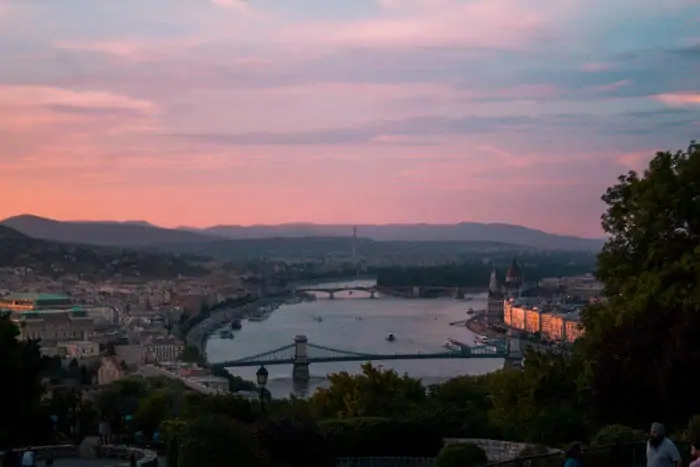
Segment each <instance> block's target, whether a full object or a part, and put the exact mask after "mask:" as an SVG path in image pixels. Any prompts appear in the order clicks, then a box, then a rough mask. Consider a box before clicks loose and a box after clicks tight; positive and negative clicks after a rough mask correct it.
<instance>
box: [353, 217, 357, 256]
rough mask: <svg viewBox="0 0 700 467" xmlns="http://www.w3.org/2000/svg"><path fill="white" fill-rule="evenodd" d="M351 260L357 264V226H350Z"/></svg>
mask: <svg viewBox="0 0 700 467" xmlns="http://www.w3.org/2000/svg"><path fill="white" fill-rule="evenodd" d="M352 261H353V262H354V263H355V264H357V226H353V228H352Z"/></svg>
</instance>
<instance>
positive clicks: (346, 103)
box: [0, 0, 700, 238]
mask: <svg viewBox="0 0 700 467" xmlns="http://www.w3.org/2000/svg"><path fill="white" fill-rule="evenodd" d="M28 31H30V32H31V35H29V34H28ZM699 31H700V0H668V1H666V2H659V1H652V0H613V1H603V0H589V1H587V2H584V1H583V0H354V1H352V2H338V3H336V2H329V1H327V0H297V1H295V2H284V1H282V0H255V1H250V2H246V1H243V0H209V1H207V0H199V1H195V2H189V1H188V2H185V1H179V0H176V1H173V0H151V1H149V2H142V1H137V0H121V1H119V2H94V1H88V0H63V1H61V2H55V1H51V0H36V1H33V2H27V1H26V0H0V50H2V52H3V58H4V65H5V66H3V67H0V121H1V123H2V126H1V127H0V128H2V130H0V133H2V141H3V145H2V147H0V183H1V184H0V186H1V187H2V189H1V190H2V200H3V202H2V203H0V218H8V217H11V216H15V215H19V214H26V213H32V214H33V215H37V216H41V217H47V218H52V219H56V220H76V219H77V220H79V219H89V220H92V221H133V220H144V221H147V222H150V223H153V224H155V225H159V226H164V227H170V228H175V227H179V226H194V227H204V226H214V225H232V224H236V225H278V224H290V223H296V224H298V223H314V224H347V225H353V224H398V223H402V224H418V223H426V224H456V223H460V222H480V223H507V224H513V225H522V226H525V227H530V228H534V229H538V230H543V231H546V232H552V233H558V234H566V235H576V236H581V237H586V238H600V237H601V236H602V235H603V234H602V230H601V227H600V215H601V214H602V212H603V210H604V205H603V203H602V202H601V201H600V197H601V195H603V193H604V192H605V189H606V188H607V187H608V186H610V185H611V184H613V183H615V180H616V178H617V176H618V175H620V174H622V173H625V172H627V171H628V170H632V169H634V170H640V169H643V168H644V167H645V165H646V164H647V163H648V161H649V159H651V157H652V156H653V155H654V152H655V151H657V150H673V151H675V150H677V149H681V148H684V147H686V146H687V144H688V142H689V141H690V140H692V139H698V138H700V84H699V83H698V80H697V78H696V77H697V76H698V75H700V32H699ZM300 219H301V220H300Z"/></svg>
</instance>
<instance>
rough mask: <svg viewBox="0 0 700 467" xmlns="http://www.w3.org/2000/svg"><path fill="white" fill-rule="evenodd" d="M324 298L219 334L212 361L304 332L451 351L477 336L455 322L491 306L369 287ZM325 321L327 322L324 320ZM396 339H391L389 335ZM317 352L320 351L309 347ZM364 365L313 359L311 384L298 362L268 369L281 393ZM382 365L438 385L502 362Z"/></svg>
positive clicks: (345, 344)
mask: <svg viewBox="0 0 700 467" xmlns="http://www.w3.org/2000/svg"><path fill="white" fill-rule="evenodd" d="M372 284H373V282H371V281H370V282H368V281H356V282H346V283H325V284H322V287H344V286H346V285H364V286H371V285H372ZM318 297H319V298H318V300H316V301H314V302H305V303H300V304H296V305H284V306H282V307H280V308H279V309H278V310H277V311H275V312H274V313H273V314H272V316H271V317H270V318H269V319H267V320H265V321H262V322H248V321H244V322H243V328H242V329H241V330H239V331H234V334H235V335H236V336H235V339H233V340H224V339H217V338H213V339H211V340H210V341H209V343H208V344H207V354H208V356H209V359H210V361H211V362H217V361H225V360H234V359H238V358H243V357H248V356H251V355H256V354H260V353H263V352H266V351H269V350H273V349H277V348H279V347H282V346H285V345H288V344H291V343H293V341H294V336H295V335H305V336H307V337H308V339H309V343H310V344H316V345H321V346H325V347H331V348H334V349H339V350H349V351H354V352H362V353H373V354H394V353H407V354H411V353H419V352H420V353H427V352H441V351H444V348H443V347H442V345H443V344H444V342H445V340H446V339H448V338H452V339H456V340H458V341H462V342H466V343H472V342H473V337H474V336H473V334H472V333H471V332H470V331H469V330H467V329H466V328H465V327H462V326H450V325H449V323H450V322H453V321H459V320H463V319H465V318H466V317H467V315H466V310H467V309H468V308H474V309H477V310H478V309H483V308H485V307H486V303H485V301H486V295H485V294H480V295H476V296H474V299H473V300H471V301H468V302H467V301H462V300H455V299H451V298H444V299H425V300H412V299H411V300H407V299H400V298H393V297H387V296H380V297H379V298H377V299H375V300H372V299H370V298H369V294H367V293H364V292H353V293H352V294H350V293H349V292H340V293H336V294H335V297H336V298H335V299H333V300H331V299H329V298H327V296H326V294H319V295H318ZM319 318H321V319H319ZM389 333H393V334H394V335H395V336H396V341H395V342H388V341H387V340H386V339H385V338H386V336H387V334H389ZM310 352H311V354H312V355H313V350H310ZM362 363H363V362H341V363H312V364H311V366H310V371H311V380H310V381H309V382H308V384H307V387H303V386H302V387H293V384H292V377H291V373H292V367H291V365H274V366H267V369H268V371H269V372H270V379H269V383H268V389H269V390H270V392H271V393H272V394H273V395H274V396H276V397H282V396H286V395H289V394H290V393H292V392H294V393H296V394H299V395H304V394H308V393H310V392H313V391H314V390H315V389H316V388H317V387H321V386H323V385H324V384H326V383H327V380H326V375H327V374H329V373H334V372H338V371H348V372H358V371H360V366H361V365H362ZM373 363H374V364H375V365H381V366H383V367H384V368H393V369H395V370H396V371H398V372H399V373H408V374H409V375H411V376H414V377H420V378H422V379H423V381H424V383H426V384H430V383H435V382H439V381H442V380H445V379H448V378H451V377H454V376H456V375H460V374H483V373H487V372H490V371H494V370H496V369H497V368H500V367H501V366H502V365H503V360H502V359H450V360H392V361H386V362H381V361H376V362H373ZM231 371H232V372H233V373H234V374H236V375H239V376H241V377H243V378H246V379H249V380H252V381H254V380H255V372H256V371H257V368H252V367H249V368H234V369H232V370H231Z"/></svg>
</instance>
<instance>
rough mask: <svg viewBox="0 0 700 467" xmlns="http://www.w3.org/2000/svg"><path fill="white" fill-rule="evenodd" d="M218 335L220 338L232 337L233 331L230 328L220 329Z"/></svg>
mask: <svg viewBox="0 0 700 467" xmlns="http://www.w3.org/2000/svg"><path fill="white" fill-rule="evenodd" d="M219 337H221V338H222V339H233V333H232V332H231V330H230V329H222V330H221V331H219Z"/></svg>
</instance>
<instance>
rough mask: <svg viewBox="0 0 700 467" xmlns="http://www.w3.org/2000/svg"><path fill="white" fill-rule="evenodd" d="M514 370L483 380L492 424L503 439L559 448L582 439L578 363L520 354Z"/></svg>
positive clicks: (550, 355)
mask: <svg viewBox="0 0 700 467" xmlns="http://www.w3.org/2000/svg"><path fill="white" fill-rule="evenodd" d="M525 357H526V363H525V366H524V368H523V369H522V370H521V371H519V370H502V371H500V372H497V373H493V374H491V375H488V376H487V379H488V381H489V388H490V392H491V403H492V409H491V412H490V416H491V421H492V423H493V424H494V426H495V427H497V428H499V429H500V431H501V433H502V435H503V437H505V438H506V439H522V440H525V441H529V442H535V443H538V442H541V443H562V442H569V441H573V440H576V439H583V438H585V437H586V431H587V426H586V421H587V419H586V407H585V404H584V400H583V399H582V398H581V388H580V385H581V381H580V374H581V368H582V363H581V360H580V359H579V358H573V359H572V358H570V357H568V356H565V355H562V354H558V353H555V352H537V351H535V350H533V349H532V348H528V349H526V351H525Z"/></svg>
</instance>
